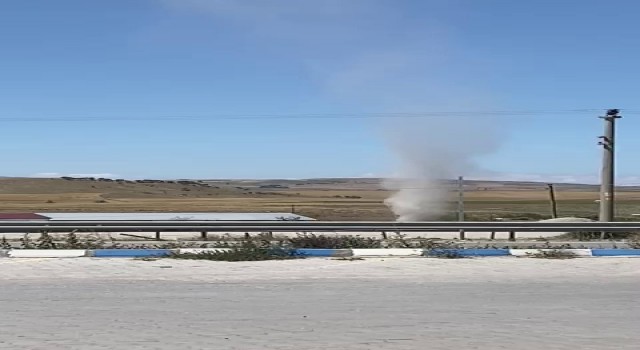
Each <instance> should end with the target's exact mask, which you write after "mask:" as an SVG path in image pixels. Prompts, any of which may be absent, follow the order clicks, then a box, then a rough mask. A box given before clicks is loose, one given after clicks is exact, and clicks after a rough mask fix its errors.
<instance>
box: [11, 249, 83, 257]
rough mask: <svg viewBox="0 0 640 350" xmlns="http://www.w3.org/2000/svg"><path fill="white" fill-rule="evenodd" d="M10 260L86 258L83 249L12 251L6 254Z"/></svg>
mask: <svg viewBox="0 0 640 350" xmlns="http://www.w3.org/2000/svg"><path fill="white" fill-rule="evenodd" d="M7 256H9V257H10V258H80V257H84V256H86V250H84V249H69V250H66V249H64V250H62V249H60V250H59V249H14V250H10V251H8V252H7Z"/></svg>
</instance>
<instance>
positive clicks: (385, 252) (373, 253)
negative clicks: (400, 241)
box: [351, 248, 424, 257]
mask: <svg viewBox="0 0 640 350" xmlns="http://www.w3.org/2000/svg"><path fill="white" fill-rule="evenodd" d="M351 251H352V252H353V256H359V257H365V256H368V257H378V256H422V253H423V252H424V249H404V248H390V249H351Z"/></svg>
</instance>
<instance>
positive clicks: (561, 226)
mask: <svg viewBox="0 0 640 350" xmlns="http://www.w3.org/2000/svg"><path fill="white" fill-rule="evenodd" d="M74 230H75V231H84V232H87V231H88V232H336V231H337V232H383V231H385V232H451V231H459V230H463V231H467V232H578V231H588V232H600V231H606V232H620V231H640V222H580V223H576V222H365V221H355V222H351V221H190V220H186V221H177V220H172V221H67V220H65V221H17V220H16V221H14V220H11V221H3V222H0V232H13V233H27V232H41V231H47V232H70V231H74Z"/></svg>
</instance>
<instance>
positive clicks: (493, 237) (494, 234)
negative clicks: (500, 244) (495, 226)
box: [489, 231, 496, 241]
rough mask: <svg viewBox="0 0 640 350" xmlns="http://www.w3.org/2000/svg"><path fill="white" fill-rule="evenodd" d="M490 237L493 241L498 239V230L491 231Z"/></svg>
mask: <svg viewBox="0 0 640 350" xmlns="http://www.w3.org/2000/svg"><path fill="white" fill-rule="evenodd" d="M489 239H490V240H492V241H493V240H494V239H496V231H491V235H490V236H489Z"/></svg>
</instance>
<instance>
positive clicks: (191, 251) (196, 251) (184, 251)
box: [177, 248, 229, 254]
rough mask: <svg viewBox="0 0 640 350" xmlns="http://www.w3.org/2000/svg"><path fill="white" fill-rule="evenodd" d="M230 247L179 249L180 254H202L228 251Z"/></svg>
mask: <svg viewBox="0 0 640 350" xmlns="http://www.w3.org/2000/svg"><path fill="white" fill-rule="evenodd" d="M228 250H229V248H180V249H178V250H177V253H178V254H202V253H215V252H226V251H228Z"/></svg>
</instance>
